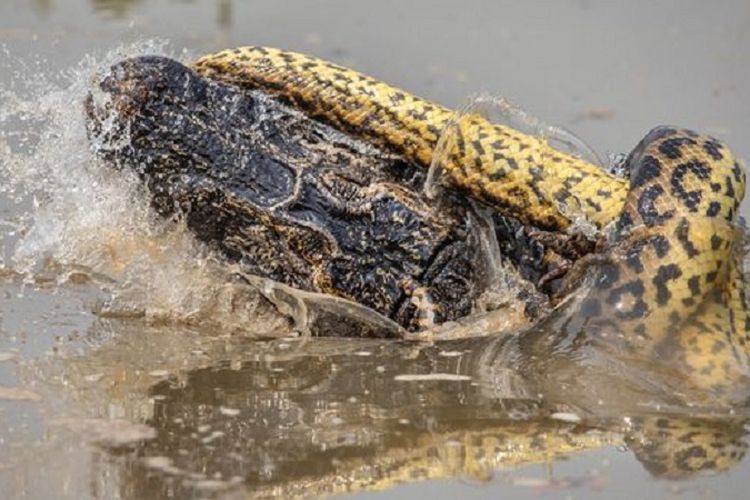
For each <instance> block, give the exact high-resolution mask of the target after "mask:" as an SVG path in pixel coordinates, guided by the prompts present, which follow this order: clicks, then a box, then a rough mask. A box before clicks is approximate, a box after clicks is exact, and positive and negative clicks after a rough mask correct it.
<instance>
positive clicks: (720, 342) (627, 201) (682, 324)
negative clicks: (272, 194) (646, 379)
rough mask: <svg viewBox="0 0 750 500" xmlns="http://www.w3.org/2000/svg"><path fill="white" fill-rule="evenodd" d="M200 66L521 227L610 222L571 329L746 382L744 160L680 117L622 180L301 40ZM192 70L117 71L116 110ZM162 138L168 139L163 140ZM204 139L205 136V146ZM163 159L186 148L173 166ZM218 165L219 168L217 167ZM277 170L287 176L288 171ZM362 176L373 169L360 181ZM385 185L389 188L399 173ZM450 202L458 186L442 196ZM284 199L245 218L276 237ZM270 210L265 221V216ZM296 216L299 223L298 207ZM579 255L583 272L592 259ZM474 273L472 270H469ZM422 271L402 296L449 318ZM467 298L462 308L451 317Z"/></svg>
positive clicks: (633, 157) (695, 372)
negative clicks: (119, 97)
mask: <svg viewBox="0 0 750 500" xmlns="http://www.w3.org/2000/svg"><path fill="white" fill-rule="evenodd" d="M136 66H137V64H136ZM194 69H195V71H196V72H197V73H199V74H201V75H203V76H205V77H207V78H209V79H212V80H216V81H220V82H223V83H226V84H229V85H230V86H232V87H234V88H240V89H242V88H245V89H253V90H256V91H258V90H259V91H262V92H265V93H268V94H271V95H273V96H275V97H277V98H279V99H281V100H282V101H283V102H286V103H288V104H290V105H292V106H294V107H296V108H298V109H300V110H302V111H303V112H305V113H307V114H308V115H309V116H311V117H313V118H316V119H319V120H322V121H324V122H326V123H328V124H329V125H331V126H333V127H335V128H337V129H339V130H341V131H342V132H345V133H347V134H349V135H351V136H352V137H355V138H358V139H361V140H363V141H367V142H370V143H372V144H373V145H375V146H377V147H379V148H381V149H384V150H386V151H389V152H392V153H393V154H395V155H396V156H397V157H398V158H401V159H404V160H406V161H407V162H410V163H413V164H415V165H417V166H421V167H424V168H429V167H430V166H433V164H434V163H436V162H437V163H438V166H439V168H440V170H441V172H443V175H444V176H445V177H446V178H447V179H448V181H449V184H450V185H451V186H452V187H454V188H457V190H458V191H460V192H463V193H464V194H468V195H469V197H471V198H473V199H476V200H478V201H479V202H481V203H483V204H485V205H487V206H488V207H490V208H491V209H492V210H495V211H497V212H498V213H500V214H502V215H504V216H509V217H513V218H515V219H517V220H519V221H520V222H521V223H523V224H525V225H527V226H533V227H537V228H540V229H543V230H548V231H553V232H562V231H565V230H567V229H569V228H570V226H571V220H572V219H577V218H583V219H586V220H588V221H590V222H591V223H593V224H594V225H595V226H596V227H598V228H600V230H601V231H602V235H603V236H602V238H601V240H600V243H599V249H598V251H597V253H596V254H593V256H592V257H587V258H584V259H581V261H580V262H579V263H578V264H577V266H576V268H574V270H575V271H576V272H574V273H573V274H572V276H573V277H574V278H575V277H576V276H579V275H584V274H588V276H589V278H588V280H589V284H590V287H589V288H588V289H587V291H585V292H584V293H581V294H575V295H574V296H573V297H572V298H570V299H569V300H567V301H564V305H562V306H560V307H561V308H564V309H565V310H567V311H570V310H572V309H571V308H574V309H575V311H576V313H575V314H573V315H572V316H568V322H567V323H566V328H568V329H574V330H575V329H580V330H581V331H585V332H586V333H587V334H588V335H589V336H590V337H592V338H594V339H597V340H602V339H605V342H615V339H617V338H618V337H619V338H621V339H622V341H619V340H618V341H616V342H615V343H617V344H618V345H621V346H623V348H624V349H625V350H628V351H637V352H647V353H650V354H652V355H656V356H659V357H661V358H663V357H665V356H668V357H670V358H673V362H674V363H675V364H676V365H680V366H682V367H683V368H684V369H685V370H686V372H688V373H690V374H691V376H692V379H693V381H694V382H695V383H697V384H698V385H700V386H702V387H706V388H712V387H717V386H725V385H726V384H727V383H730V384H731V383H734V382H736V381H740V380H742V381H745V382H747V376H748V369H749V366H750V361H749V354H748V349H749V346H748V340H750V337H749V336H748V331H749V330H750V322H749V320H748V315H747V304H746V297H745V284H744V281H743V269H742V255H741V250H742V249H741V248H740V247H741V240H740V239H739V238H738V234H739V233H738V230H737V212H738V208H739V205H740V202H741V200H742V198H743V196H744V188H745V174H744V170H743V168H742V167H741V165H740V162H739V160H738V159H736V158H735V156H734V155H733V154H732V153H731V152H730V151H729V149H728V148H727V147H726V146H725V145H724V144H723V143H721V142H720V141H718V140H716V139H713V138H711V137H708V136H704V135H701V134H698V133H695V132H692V131H688V130H683V129H676V128H671V127H662V128H657V129H654V130H653V131H652V132H651V133H649V134H648V135H647V136H646V137H645V138H644V139H643V140H642V141H641V143H640V144H639V145H638V146H637V147H636V148H635V149H634V151H633V152H632V153H631V154H630V155H629V157H628V160H627V162H626V170H627V171H628V172H629V177H630V178H629V180H626V179H621V178H618V177H616V176H613V175H611V174H608V173H606V172H604V171H603V170H602V169H600V168H598V167H596V166H594V165H592V164H590V163H587V162H586V161H584V160H582V159H580V158H577V157H575V156H572V155H570V154H566V153H563V152H560V151H557V150H555V149H553V148H552V147H550V146H549V145H548V144H547V142H546V141H545V140H544V139H543V138H538V137H533V136H529V135H526V134H523V133H521V132H519V131H516V130H513V129H511V128H509V127H506V126H503V125H499V124H495V123H491V122H490V121H488V120H486V119H485V118H483V117H481V116H479V115H475V114H468V115H460V114H457V113H455V112H453V111H450V110H448V109H446V108H443V107H441V106H439V105H436V104H433V103H430V102H427V101H424V100H422V99H419V98H417V97H414V96H412V95H410V94H408V93H406V92H403V91H400V90H397V89H395V88H393V87H390V86H389V85H387V84H385V83H382V82H379V81H377V80H375V79H372V78H370V77H367V76H364V75H361V74H359V73H357V72H354V71H352V70H349V69H347V68H343V67H340V66H338V65H335V64H332V63H329V62H326V61H322V60H319V59H315V58H311V57H307V56H303V55H300V54H295V53H291V52H284V51H279V50H275V49H267V48H252V47H251V48H242V49H234V50H229V51H224V52H221V53H219V54H215V55H210V56H206V57H204V58H201V59H200V60H198V61H197V62H196V63H195V65H194ZM190 75H192V73H182V76H185V77H186V78H187V80H185V81H183V80H180V81H179V82H175V83H174V84H170V83H169V82H168V81H167V82H166V85H165V84H164V83H162V84H160V85H157V86H156V87H154V88H152V89H150V90H143V89H144V87H142V86H140V87H139V86H138V85H139V84H138V83H137V79H132V78H127V79H126V80H125V81H126V82H127V84H126V85H124V86H123V85H120V88H126V89H128V92H125V93H123V95H127V99H125V100H124V102H125V104H124V105H123V104H122V103H121V104H120V106H121V107H120V112H121V113H122V114H124V115H125V116H128V115H129V114H130V115H135V116H140V114H142V113H141V109H140V104H141V103H140V102H139V101H143V99H144V98H147V97H148V94H149V93H150V92H152V91H153V90H165V89H169V88H180V85H183V84H184V85H186V88H187V87H191V88H192V81H193V80H192V77H191V76H190ZM134 82H135V83H134ZM185 82H186V83H185ZM133 84H134V85H135V86H136V87H137V88H138V89H139V90H137V91H136V92H133V88H129V87H128V86H129V85H133ZM138 92H140V94H139V93H138ZM184 97H185V99H183V101H182V102H181V104H191V103H192V101H191V99H193V100H196V99H197V100H200V99H202V98H204V97H205V93H204V94H201V93H200V92H198V94H191V93H188V94H184ZM156 102H159V101H158V100H157V101H156ZM160 104H161V103H160ZM240 104H241V103H240ZM154 109H155V110H156V111H157V112H158V111H159V109H157V108H154ZM152 113H153V112H152ZM187 119H188V120H190V118H187ZM229 127H230V128H231V127H232V125H229ZM184 132H185V130H184V129H183V130H180V131H178V135H173V136H172V137H179V133H184ZM441 134H442V135H443V136H446V134H448V136H449V138H450V140H448V141H445V144H446V145H447V146H446V147H445V149H444V150H443V151H441V153H440V157H439V158H435V157H434V155H433V152H434V151H435V150H436V148H437V147H438V142H439V139H440V137H441ZM188 136H189V140H188V141H185V143H187V144H190V146H189V147H188V148H187V150H185V151H180V150H179V148H177V150H176V151H170V154H166V155H164V156H163V157H162V159H163V160H164V161H165V163H166V164H167V165H168V168H175V166H176V165H177V166H179V165H181V164H184V162H185V161H186V159H187V160H191V159H194V158H195V157H196V156H200V155H196V154H195V152H194V151H193V150H194V148H195V145H196V144H197V145H198V146H199V147H203V146H205V144H203V142H202V141H195V140H194V138H193V137H192V136H191V134H190V133H188ZM168 146H169V148H172V150H174V149H175V148H174V147H173V145H172V144H171V143H170V144H169V145H168ZM208 146H209V150H210V147H213V144H211V143H210V144H209V145H208ZM234 146H235V147H237V145H236V144H235V145H234ZM136 149H137V148H136ZM175 153H176V155H177V156H174V154H175ZM170 157H176V158H179V160H178V161H177V163H176V164H175V163H171V164H170V163H169V158H170ZM181 162H182V163H181ZM204 164H205V162H204ZM404 171H408V169H405V170H404ZM279 172H283V170H279ZM218 175H220V176H221V175H225V174H222V172H221V169H219V174H218ZM274 175H277V176H278V178H279V180H281V178H283V177H284V176H285V175H286V174H283V173H274ZM370 183H371V181H369V180H366V181H365V182H364V183H363V186H368V185H370ZM337 189H338V188H337ZM388 189H389V191H390V192H395V191H397V190H398V189H397V188H395V187H394V186H392V185H390V186H389V187H388ZM156 191H157V195H158V189H157V190H156ZM329 192H330V189H329ZM359 195H360V196H361V195H362V194H361V192H360V194H359ZM356 196H357V195H355V197H356ZM364 196H365V197H366V198H367V199H368V202H367V203H366V206H367V208H366V209H364V210H367V211H369V210H371V203H372V201H374V200H378V199H380V198H381V196H383V192H382V191H380V192H378V191H377V189H375V190H374V191H369V192H367V191H366V192H365V193H364ZM386 196H387V195H386ZM157 198H158V196H157ZM212 203H213V201H211V202H209V204H212ZM455 203H456V201H455V199H451V200H450V201H449V203H448V205H452V204H453V205H455ZM213 204H214V205H215V203H213ZM221 205H222V206H228V205H227V204H223V203H222V204H221ZM230 205H231V204H230ZM281 206H283V202H282V203H281V204H273V203H269V204H267V205H265V207H264V208H265V210H264V211H262V212H263V213H258V214H255V216H254V220H260V221H261V225H263V227H266V228H272V229H274V233H275V234H274V235H273V238H278V237H279V233H283V232H284V231H279V230H278V228H280V227H281V226H280V225H279V223H278V222H276V221H271V219H269V217H268V215H269V214H271V213H273V211H274V210H276V209H277V208H279V207H281ZM348 208H349V206H348V205H347V209H348ZM359 209H360V210H362V207H361V206H360V207H359ZM415 213H423V212H420V211H419V210H417V211H416V212H415ZM234 216H236V214H233V217H234ZM264 219H265V220H266V221H268V222H267V223H265V225H264V223H263V222H262V221H263V220H264ZM226 220H227V219H219V220H217V221H216V224H212V227H213V228H220V227H223V225H224V224H225V223H226ZM383 222H385V223H388V226H387V227H388V228H389V231H395V230H396V229H399V228H401V227H403V223H402V221H400V220H394V219H389V220H381V223H383ZM347 223H349V224H350V222H347ZM297 225H298V226H300V227H302V226H304V224H300V223H299V221H297ZM610 228H611V231H609V230H608V229H610ZM411 234H412V235H413V234H414V233H411ZM273 238H272V239H273ZM376 239H377V238H376ZM257 240H258V238H254V236H253V235H250V234H247V235H246V237H245V240H244V243H245V244H246V247H247V248H252V247H253V245H254V244H255V243H254V242H255V241H257ZM396 240H399V237H396V238H394V241H396ZM248 242H250V244H249V245H247V243H248ZM303 247H304V248H323V249H324V250H323V251H321V252H318V255H325V254H327V252H330V250H329V249H326V247H325V246H324V245H321V244H319V243H317V242H316V243H315V244H311V245H310V246H308V243H304V244H303V245H302V246H301V247H300V248H303ZM363 253H368V251H367V250H364V251H363ZM468 260H471V258H470V259H468ZM388 264H389V266H392V265H394V264H395V262H394V261H393V260H390V261H389V262H388ZM355 266H356V264H355ZM588 267H591V269H590V270H591V272H589V273H586V272H585V271H587V268H588ZM288 269H292V275H296V274H297V272H298V271H297V270H296V269H295V268H294V267H288ZM360 269H361V268H360ZM371 269H372V271H373V274H372V279H373V281H372V282H373V283H374V284H375V285H374V287H373V289H380V287H381V286H383V285H384V283H383V282H382V281H380V282H379V281H378V280H377V279H376V278H374V277H375V276H381V275H382V274H383V273H385V272H387V269H386V267H383V266H382V265H381V266H380V267H378V266H377V265H375V266H374V267H372V268H371ZM388 269H390V267H389V268H388ZM461 272H462V271H461V270H457V272H453V271H451V275H452V277H453V278H455V277H456V276H461ZM420 273H421V271H420ZM420 273H417V274H420ZM429 274H430V273H429V271H428V272H427V273H426V274H425V273H421V275H425V276H426V275H429ZM468 275H469V273H466V272H465V273H464V275H463V276H468ZM368 277H369V276H368ZM318 278H319V279H322V281H323V282H326V281H327V282H329V283H330V282H331V278H332V275H331V274H330V273H328V274H326V273H325V272H324V273H323V276H318ZM363 284H364V282H361V281H360V282H357V283H356V284H355V285H354V288H355V289H362V286H363ZM394 284H395V283H394V282H393V281H392V282H391V283H390V285H394ZM421 285H422V283H420V282H419V281H417V282H414V281H411V282H410V281H409V280H405V281H404V280H401V281H399V282H398V283H397V284H396V287H397V289H398V290H399V297H402V298H401V299H400V300H402V301H408V302H409V303H412V304H415V303H419V302H420V297H424V298H426V300H425V302H427V303H429V304H431V307H429V308H427V309H426V310H428V311H431V313H430V314H434V311H438V312H439V313H441V314H443V319H448V318H449V314H448V311H447V310H445V309H444V308H445V307H446V304H447V303H450V302H451V300H452V299H449V300H446V301H443V302H442V303H440V301H437V307H433V306H434V304H435V303H436V301H435V300H434V298H433V297H432V293H433V292H432V290H431V289H427V291H426V293H425V288H424V287H422V286H421ZM333 289H335V287H332V288H331V289H330V290H333ZM330 290H329V291H330ZM460 290H461V292H459V293H457V294H455V295H454V296H453V297H454V298H455V297H459V296H462V297H464V296H466V295H465V293H466V292H465V290H466V288H463V289H460ZM476 296H477V295H474V297H476ZM364 303H366V302H364ZM441 308H442V309H441ZM375 309H376V310H377V307H375ZM417 309H418V310H419V309H420V308H419V307H417ZM466 310H467V308H466V307H463V308H461V312H460V313H459V314H457V315H453V316H450V317H454V318H455V317H457V316H460V315H462V314H463V313H465V312H466ZM423 311H424V310H423ZM380 312H384V310H383V309H380ZM571 325H573V326H571ZM675 346H679V349H674V347H675Z"/></svg>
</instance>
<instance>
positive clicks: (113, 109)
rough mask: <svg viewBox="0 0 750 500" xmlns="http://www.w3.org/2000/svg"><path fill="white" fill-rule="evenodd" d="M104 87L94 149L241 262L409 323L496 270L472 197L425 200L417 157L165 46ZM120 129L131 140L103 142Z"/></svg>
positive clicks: (450, 315)
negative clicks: (398, 154) (214, 73)
mask: <svg viewBox="0 0 750 500" xmlns="http://www.w3.org/2000/svg"><path fill="white" fill-rule="evenodd" d="M100 89H101V90H102V91H103V92H104V93H105V95H106V99H104V101H103V103H101V106H100V105H99V104H94V101H93V98H92V99H89V101H88V104H87V112H88V113H89V116H90V118H91V119H90V121H89V129H90V134H91V135H92V138H94V137H96V138H98V139H99V140H100V141H101V142H102V144H103V145H104V147H103V149H101V150H100V153H101V154H102V155H103V156H105V157H106V158H109V159H111V160H114V161H115V162H116V163H117V164H119V165H120V166H123V167H127V168H130V169H132V170H134V171H135V172H137V173H138V174H139V175H140V176H141V177H143V178H144V179H145V180H146V182H147V184H148V187H149V190H150V192H151V195H152V198H153V203H154V205H155V206H156V208H157V209H158V211H159V212H160V213H161V214H163V215H172V214H175V213H176V214H179V215H180V216H182V217H184V220H185V221H186V223H187V225H188V227H189V228H190V229H191V230H192V231H193V233H195V234H196V235H197V236H198V238H199V239H200V240H202V241H204V242H207V243H209V244H210V245H211V246H213V247H214V248H216V249H218V250H219V251H220V252H221V253H222V254H223V255H224V256H226V257H227V258H228V259H229V260H230V261H232V262H238V263H240V265H241V268H242V270H243V271H244V272H246V273H249V274H253V275H258V276H263V277H266V278H270V279H273V280H275V281H278V282H281V283H284V284H286V285H289V286H292V287H294V288H296V289H301V290H306V291H312V292H320V293H325V294H330V295H335V296H337V297H342V298H345V299H349V300H351V301H354V302H356V303H359V304H363V305H365V306H367V307H369V308H370V309H372V310H375V311H377V312H378V313H380V314H382V315H383V316H386V317H388V318H390V319H392V320H393V321H395V322H396V323H397V324H398V325H401V326H402V327H404V328H406V329H408V330H419V329H422V328H424V327H428V326H431V325H432V324H436V323H437V324H439V323H443V322H445V321H450V320H455V319H458V318H460V317H463V316H466V315H468V314H470V313H472V312H474V311H475V310H477V308H478V304H477V303H478V301H479V299H480V297H481V295H482V293H483V292H484V291H485V290H487V288H488V287H489V285H490V283H489V281H488V280H487V276H488V275H489V274H490V273H489V270H488V269H487V268H486V266H487V262H486V261H485V258H484V250H483V249H482V246H481V241H480V239H481V235H480V234H479V231H478V228H477V226H476V224H474V223H472V222H471V220H472V218H473V217H474V216H473V215H472V209H471V207H470V204H469V203H467V202H466V201H465V200H463V199H461V197H458V196H454V197H452V198H451V199H450V200H447V201H448V202H447V203H445V204H441V205H439V206H438V205H436V204H434V203H431V202H429V201H428V200H427V199H426V198H425V197H424V196H423V195H422V193H421V186H422V184H423V183H424V179H425V175H424V173H423V172H422V171H421V170H420V169H418V168H416V167H415V166H414V165H411V164H409V163H407V162H405V161H403V160H401V159H398V158H394V157H389V156H388V155H384V154H383V153H382V152H380V151H377V150H374V149H373V148H371V147H369V146H368V145H366V144H363V143H361V142H358V141H352V140H351V139H349V138H348V137H347V136H345V135H344V134H341V133H339V132H337V131H335V130H333V129H331V128H330V127H328V126H326V125H323V124H320V123H317V122H315V121H313V120H311V119H309V118H307V117H306V116H304V115H303V114H300V113H298V112H295V111H293V110H290V109H288V108H287V107H285V106H283V105H280V104H279V103H277V102H276V101H274V100H273V99H269V98H268V97H267V96H265V95H263V94H261V93H255V94H249V93H247V92H245V91H239V90H238V89H237V88H236V87H233V86H228V85H225V84H222V83H218V82H213V81H209V80H207V79H205V78H202V77H200V76H199V75H197V74H195V73H194V72H192V71H191V70H189V69H188V68H186V67H185V66H183V65H181V64H179V63H178V62H176V61H172V60H169V59H166V58H158V57H142V58H135V59H131V60H128V61H125V62H123V63H121V64H119V65H117V66H115V67H114V68H113V69H112V75H111V76H110V77H108V78H106V79H105V80H104V81H103V82H102V83H101V85H100ZM111 113H116V115H115V117H116V120H114V123H115V124H116V128H115V129H114V130H106V128H103V127H105V125H103V124H104V123H109V121H108V120H109V118H111V117H112V116H111ZM124 133H126V134H128V139H129V141H128V144H127V145H125V146H123V145H122V141H119V142H117V141H116V142H115V144H116V145H115V146H114V147H113V148H108V145H109V144H111V142H110V139H111V137H113V136H119V135H121V134H124ZM517 279H518V280H519V281H521V280H520V277H518V278H517ZM530 288H531V287H527V289H530ZM532 295H533V294H532ZM532 295H529V294H526V295H525V296H524V298H523V299H521V300H524V301H529V300H530V301H531V303H537V302H538V306H539V307H536V306H533V304H532V306H531V307H527V308H526V309H527V310H528V311H529V312H530V313H533V314H532V316H533V315H535V314H537V313H539V312H542V311H543V307H542V306H543V302H544V300H546V299H545V298H544V297H542V296H541V295H539V296H537V297H536V298H535V297H533V296H532ZM534 307H536V309H538V311H536V312H535V309H534ZM532 309H534V310H532ZM527 320H528V318H527V317H526V316H525V315H521V316H519V319H518V321H522V322H526V321H527ZM339 322H340V320H339ZM321 328H322V327H321ZM316 331H317V330H316ZM326 331H327V332H334V334H337V335H358V336H373V335H376V336H379V335H389V336H390V335H400V334H402V333H403V331H402V332H398V331H394V330H384V331H382V332H378V331H375V330H372V329H363V328H360V327H358V326H356V325H355V326H354V327H351V328H349V327H345V325H343V324H339V325H338V326H337V327H336V328H328V329H327V330H326Z"/></svg>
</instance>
